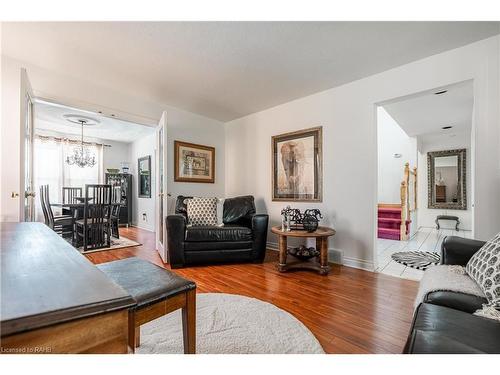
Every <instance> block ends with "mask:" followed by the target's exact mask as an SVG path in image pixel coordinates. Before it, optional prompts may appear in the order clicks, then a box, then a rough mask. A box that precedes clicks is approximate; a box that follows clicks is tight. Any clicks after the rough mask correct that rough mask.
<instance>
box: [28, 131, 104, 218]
mask: <svg viewBox="0 0 500 375" xmlns="http://www.w3.org/2000/svg"><path fill="white" fill-rule="evenodd" d="M74 147H75V144H73V143H69V142H67V141H65V140H60V139H59V138H52V137H42V136H35V140H34V170H33V173H34V179H35V189H36V190H35V191H36V192H37V193H38V194H39V192H40V186H41V185H45V184H48V185H49V195H50V201H51V202H52V203H58V202H62V188H63V186H71V187H81V188H82V189H83V194H85V185H86V184H98V183H102V180H103V178H102V176H103V166H102V164H103V162H102V160H103V159H102V145H99V144H91V145H88V147H89V149H90V151H91V152H93V153H94V155H95V156H96V160H97V163H96V164H95V166H93V167H91V168H89V167H85V168H81V167H78V166H76V165H68V164H67V163H66V157H67V156H68V155H69V154H70V153H71V152H72V150H73V148H74ZM54 214H59V212H58V210H54ZM36 218H37V220H38V221H43V212H42V209H41V206H40V199H37V200H36Z"/></svg>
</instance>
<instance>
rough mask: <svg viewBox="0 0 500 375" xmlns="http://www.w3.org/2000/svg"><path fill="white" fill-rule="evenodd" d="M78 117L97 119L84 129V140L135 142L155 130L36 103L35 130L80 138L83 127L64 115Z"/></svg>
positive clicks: (88, 113) (97, 115) (63, 107)
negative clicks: (95, 123) (94, 123)
mask: <svg viewBox="0 0 500 375" xmlns="http://www.w3.org/2000/svg"><path fill="white" fill-rule="evenodd" d="M69 114H71V115H78V116H85V117H91V118H94V119H97V120H98V121H99V123H98V124H97V125H92V126H85V127H84V130H83V132H84V138H85V139H88V138H96V139H102V140H110V141H117V142H125V143H129V142H133V141H135V140H137V139H139V138H142V137H145V136H147V135H151V134H152V133H154V131H155V129H154V128H152V127H149V126H144V125H139V124H134V123H131V122H127V121H121V120H118V119H113V118H109V117H104V116H101V115H99V114H96V113H91V112H87V111H81V110H78V109H75V108H70V107H66V106H62V105H58V104H52V103H46V102H36V103H35V130H36V131H37V132H38V133H41V134H44V133H45V134H47V133H52V132H56V133H60V134H68V135H72V134H74V135H75V136H76V135H77V136H78V138H79V137H80V135H81V131H82V128H81V125H79V124H75V123H73V122H70V121H68V120H67V119H66V118H65V117H64V115H69Z"/></svg>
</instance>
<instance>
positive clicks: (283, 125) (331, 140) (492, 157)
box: [226, 36, 500, 269]
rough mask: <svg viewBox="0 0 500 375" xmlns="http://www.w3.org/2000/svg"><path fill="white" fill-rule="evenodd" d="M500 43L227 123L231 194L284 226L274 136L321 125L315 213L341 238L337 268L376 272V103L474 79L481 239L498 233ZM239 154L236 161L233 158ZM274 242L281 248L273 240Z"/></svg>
mask: <svg viewBox="0 0 500 375" xmlns="http://www.w3.org/2000/svg"><path fill="white" fill-rule="evenodd" d="M498 60H499V41H498V36H496V37H493V38H489V39H485V40H483V41H480V42H477V43H474V44H470V45H468V46H465V47H461V48H458V49H455V50H451V51H448V52H445V53H441V54H438V55H435V56H431V57H428V58H426V59H422V60H419V61H416V62H413V63H410V64H407V65H404V66H401V67H398V68H395V69H391V70H389V71H386V72H383V73H380V74H376V75H373V76H371V77H368V78H364V79H361V80H358V81H355V82H352V83H349V84H346V85H343V86H340V87H336V88H333V89H330V90H327V91H324V92H321V93H318V94H315V95H311V96H308V97H305V98H301V99H298V100H295V101H292V102H288V103H286V104H283V105H280V106H277V107H274V108H271V109H268V110H265V111H262V112H259V113H255V114H252V115H249V116H246V117H243V118H241V119H237V120H234V121H231V122H228V123H227V124H226V154H227V155H231V156H232V157H231V158H228V159H227V160H226V195H237V194H254V195H255V196H256V200H257V205H258V210H259V211H261V212H263V211H264V212H266V211H267V212H268V213H269V214H270V216H271V224H278V223H279V213H280V210H281V208H282V207H283V206H284V205H285V204H286V203H283V202H272V201H271V151H270V150H271V136H273V135H276V134H280V133H284V132H288V131H291V130H299V129H304V128H308V127H311V126H318V125H322V126H323V145H324V146H323V157H324V161H323V171H324V172H323V177H324V186H323V191H324V196H323V202H322V203H311V204H307V203H299V204H294V206H296V207H298V208H301V209H303V208H306V207H317V208H319V209H321V211H322V212H323V214H324V216H325V218H324V220H323V222H322V223H323V224H325V225H332V226H334V227H335V228H336V230H337V234H336V235H335V237H334V238H333V240H331V241H330V249H331V250H332V259H333V260H336V261H342V262H343V263H345V264H347V265H351V266H356V267H363V268H368V269H373V254H374V247H375V246H374V245H375V227H376V203H377V195H376V188H375V187H376V186H377V172H376V171H377V163H376V155H377V132H376V108H375V105H376V104H377V103H382V102H385V101H388V100H392V99H395V98H399V97H402V96H406V95H410V94H415V93H419V92H424V91H426V90H429V89H432V88H436V87H441V86H446V85H449V84H452V83H456V82H461V81H465V80H469V79H473V80H474V97H475V98H474V99H475V111H474V116H475V119H474V126H475V129H474V131H475V137H476V140H477V142H478V144H479V145H480V147H477V148H476V150H475V160H474V162H475V185H476V192H475V193H476V194H475V202H474V203H475V207H476V210H475V218H474V219H475V224H476V229H477V230H476V236H477V237H478V238H482V239H485V238H488V237H491V236H492V235H494V234H495V233H497V232H498V230H499V228H500V194H498V191H499V186H500V163H499V161H500V158H499V150H500V147H499V140H500V132H499V122H498V116H499V112H498V103H499V95H498V91H499V75H498V70H499V61H498ZM235 155H237V157H235ZM269 241H270V242H274V243H275V242H276V238H275V236H274V235H270V236H269Z"/></svg>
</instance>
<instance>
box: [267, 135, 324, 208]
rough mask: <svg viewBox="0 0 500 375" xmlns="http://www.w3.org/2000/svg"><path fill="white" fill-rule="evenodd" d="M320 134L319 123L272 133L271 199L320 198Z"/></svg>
mask: <svg viewBox="0 0 500 375" xmlns="http://www.w3.org/2000/svg"><path fill="white" fill-rule="evenodd" d="M322 137H323V136H322V127H315V128H310V129H305V130H300V131H296V132H291V133H286V134H281V135H276V136H273V137H272V141H271V147H272V161H273V171H272V173H273V174H272V199H273V201H302V202H321V201H322V185H323V170H322V169H323V167H322V163H323V162H322V158H323V155H322Z"/></svg>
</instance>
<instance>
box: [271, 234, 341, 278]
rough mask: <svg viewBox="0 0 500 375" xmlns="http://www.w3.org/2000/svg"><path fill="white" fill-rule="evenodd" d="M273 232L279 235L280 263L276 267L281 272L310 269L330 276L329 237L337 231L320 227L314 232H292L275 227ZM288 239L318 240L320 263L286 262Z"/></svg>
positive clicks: (311, 261)
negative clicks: (311, 238) (312, 238)
mask: <svg viewBox="0 0 500 375" xmlns="http://www.w3.org/2000/svg"><path fill="white" fill-rule="evenodd" d="M271 232H273V233H274V234H277V235H278V246H279V252H280V257H279V263H278V265H277V266H276V268H277V269H278V271H279V272H286V271H288V270H291V269H298V268H302V269H310V270H315V271H318V272H319V273H320V275H328V272H330V266H329V265H328V237H330V236H333V235H334V234H335V229H333V228H328V227H318V229H316V230H315V231H314V232H307V231H305V230H291V231H288V232H287V231H282V230H281V226H274V227H272V228H271ZM288 237H306V238H307V237H309V238H310V237H314V238H316V249H319V251H320V255H319V263H318V262H317V261H316V260H314V259H311V260H308V261H301V260H297V261H293V262H290V263H287V262H286V258H287V253H288V247H287V238H288Z"/></svg>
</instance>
